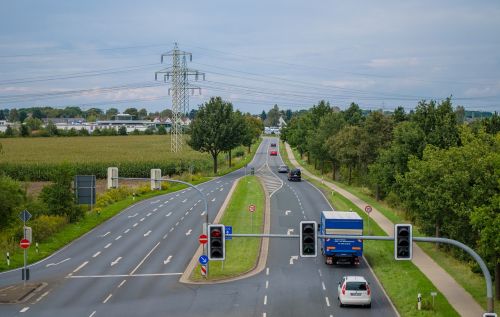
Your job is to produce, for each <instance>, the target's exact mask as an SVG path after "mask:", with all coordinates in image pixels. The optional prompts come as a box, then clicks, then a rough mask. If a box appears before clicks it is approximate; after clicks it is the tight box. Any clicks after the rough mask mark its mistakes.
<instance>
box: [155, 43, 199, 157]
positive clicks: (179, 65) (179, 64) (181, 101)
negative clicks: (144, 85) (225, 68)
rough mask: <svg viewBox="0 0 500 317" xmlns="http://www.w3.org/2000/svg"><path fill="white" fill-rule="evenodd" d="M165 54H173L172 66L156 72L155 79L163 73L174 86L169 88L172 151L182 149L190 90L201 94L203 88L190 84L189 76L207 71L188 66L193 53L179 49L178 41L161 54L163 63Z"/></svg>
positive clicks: (195, 77) (197, 77) (197, 76)
mask: <svg viewBox="0 0 500 317" xmlns="http://www.w3.org/2000/svg"><path fill="white" fill-rule="evenodd" d="M164 56H172V66H170V67H167V68H164V69H162V70H159V71H157V72H155V80H158V74H163V81H164V82H170V83H171V85H172V87H171V88H169V89H168V94H169V95H170V96H172V126H171V128H170V135H171V137H172V142H171V145H170V150H171V151H172V152H180V151H182V146H183V141H182V121H181V119H182V116H183V115H185V114H186V113H187V112H188V111H189V92H191V93H192V94H194V92H195V90H198V92H199V93H200V95H201V88H199V87H193V86H190V85H189V77H190V76H191V77H194V79H195V80H198V79H199V78H200V76H201V77H203V80H205V73H201V72H199V71H197V70H193V69H189V68H188V67H187V61H186V57H187V56H189V61H192V60H193V55H192V54H191V53H189V52H185V51H181V50H179V48H178V46H177V43H175V45H174V49H173V50H171V51H169V52H167V53H163V54H161V62H162V63H163V57H164Z"/></svg>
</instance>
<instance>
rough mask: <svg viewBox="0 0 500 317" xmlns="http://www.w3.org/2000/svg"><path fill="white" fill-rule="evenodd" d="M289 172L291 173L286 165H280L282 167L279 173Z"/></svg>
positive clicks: (279, 168)
mask: <svg viewBox="0 0 500 317" xmlns="http://www.w3.org/2000/svg"><path fill="white" fill-rule="evenodd" d="M288 171H290V170H289V169H288V166H286V165H280V167H278V173H288Z"/></svg>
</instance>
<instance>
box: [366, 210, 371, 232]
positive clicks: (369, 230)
mask: <svg viewBox="0 0 500 317" xmlns="http://www.w3.org/2000/svg"><path fill="white" fill-rule="evenodd" d="M365 212H366V213H367V214H368V233H369V234H372V231H371V228H370V213H371V212H372V206H370V205H367V206H366V207H365Z"/></svg>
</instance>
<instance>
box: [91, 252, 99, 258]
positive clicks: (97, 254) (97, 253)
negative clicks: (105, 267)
mask: <svg viewBox="0 0 500 317" xmlns="http://www.w3.org/2000/svg"><path fill="white" fill-rule="evenodd" d="M99 254H101V251H97V252H96V253H95V254H94V255H93V256H92V257H93V258H95V257H96V256H99Z"/></svg>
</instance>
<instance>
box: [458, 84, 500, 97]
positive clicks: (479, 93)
mask: <svg viewBox="0 0 500 317" xmlns="http://www.w3.org/2000/svg"><path fill="white" fill-rule="evenodd" d="M464 94H465V96H466V97H496V96H498V95H500V82H497V83H496V84H494V85H488V86H484V87H472V88H469V89H467V90H466V91H465V92H464Z"/></svg>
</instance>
